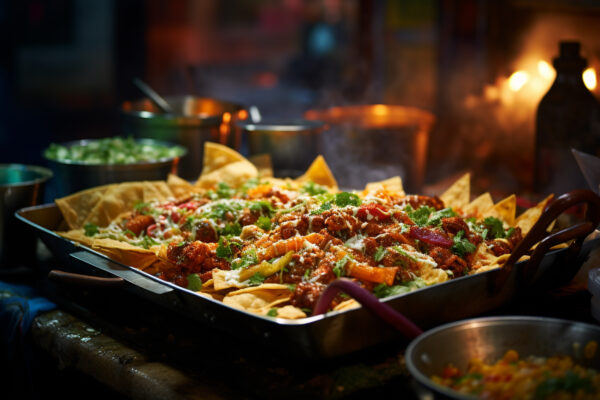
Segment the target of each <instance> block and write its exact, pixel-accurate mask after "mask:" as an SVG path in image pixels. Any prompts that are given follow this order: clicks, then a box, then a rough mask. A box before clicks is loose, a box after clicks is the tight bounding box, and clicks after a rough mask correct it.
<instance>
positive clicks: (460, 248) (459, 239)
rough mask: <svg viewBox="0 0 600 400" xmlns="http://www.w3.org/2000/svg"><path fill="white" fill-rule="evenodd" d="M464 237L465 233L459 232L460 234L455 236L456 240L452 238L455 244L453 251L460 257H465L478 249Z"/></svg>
mask: <svg viewBox="0 0 600 400" xmlns="http://www.w3.org/2000/svg"><path fill="white" fill-rule="evenodd" d="M464 235H465V231H458V233H457V234H456V235H454V238H452V240H453V241H454V244H453V245H452V249H451V250H452V251H453V252H454V253H455V254H457V255H459V256H460V257H464V256H465V254H467V253H472V252H474V251H475V250H476V249H477V247H476V246H475V245H474V244H473V243H471V242H469V240H468V239H466V238H463V236H464Z"/></svg>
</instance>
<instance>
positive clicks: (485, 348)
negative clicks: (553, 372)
mask: <svg viewBox="0 0 600 400" xmlns="http://www.w3.org/2000/svg"><path fill="white" fill-rule="evenodd" d="M592 340H593V341H596V342H600V327H598V326H594V325H591V324H585V323H581V322H573V321H567V320H562V319H555V318H544V317H522V316H506V317H488V318H474V319H468V320H464V321H459V322H454V323H450V324H446V325H442V326H439V327H437V328H434V329H431V330H429V331H426V332H425V333H423V334H421V335H420V336H418V337H417V338H416V339H414V340H413V341H412V342H411V343H410V345H409V346H408V348H407V350H406V366H407V367H408V370H409V372H410V373H411V375H412V376H413V377H414V379H415V383H416V384H415V389H416V391H417V393H418V395H419V397H420V398H423V399H424V398H427V399H434V398H444V399H464V398H473V397H465V396H464V395H461V394H459V393H458V392H455V391H453V390H451V389H449V388H446V387H442V386H440V385H437V384H435V383H434V382H433V381H432V380H431V379H430V377H431V376H432V375H439V374H440V373H441V371H442V370H443V369H444V367H446V366H447V365H448V364H450V363H451V364H452V365H454V366H456V367H457V368H458V369H460V370H462V371H464V370H465V369H466V367H467V365H468V363H469V360H471V359H473V358H478V359H481V360H484V361H486V362H495V361H496V360H498V359H500V358H502V356H503V355H504V353H505V352H506V351H507V350H509V349H514V350H516V351H517V352H518V353H519V355H521V356H522V357H526V356H530V355H531V356H539V357H551V356H556V355H565V356H571V357H572V358H573V360H574V361H575V362H576V363H578V364H581V365H583V366H585V367H588V368H595V369H597V370H600V352H596V354H595V356H594V357H592V358H586V357H585V356H584V347H585V346H586V344H587V343H589V342H590V341H592Z"/></svg>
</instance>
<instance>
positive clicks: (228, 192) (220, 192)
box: [215, 182, 235, 199]
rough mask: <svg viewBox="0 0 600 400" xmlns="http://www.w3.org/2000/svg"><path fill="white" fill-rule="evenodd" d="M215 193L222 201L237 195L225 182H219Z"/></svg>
mask: <svg viewBox="0 0 600 400" xmlns="http://www.w3.org/2000/svg"><path fill="white" fill-rule="evenodd" d="M215 193H216V194H217V196H218V197H219V198H220V199H230V198H231V197H233V195H234V194H235V190H234V189H233V188H232V187H231V186H229V185H228V184H226V183H225V182H219V183H218V184H217V189H216V190H215Z"/></svg>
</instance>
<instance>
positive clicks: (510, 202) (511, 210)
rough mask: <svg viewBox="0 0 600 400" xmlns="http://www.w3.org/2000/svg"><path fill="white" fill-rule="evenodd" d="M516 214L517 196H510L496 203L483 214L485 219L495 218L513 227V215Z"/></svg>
mask: <svg viewBox="0 0 600 400" xmlns="http://www.w3.org/2000/svg"><path fill="white" fill-rule="evenodd" d="M516 213H517V196H515V195H514V194H511V195H510V196H508V197H506V198H505V199H503V200H500V201H499V202H498V203H496V204H494V207H492V208H490V209H489V210H487V211H486V212H485V216H486V217H495V218H498V219H499V220H500V221H502V222H504V223H505V224H507V225H508V226H514V224H515V215H516Z"/></svg>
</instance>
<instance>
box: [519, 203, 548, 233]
mask: <svg viewBox="0 0 600 400" xmlns="http://www.w3.org/2000/svg"><path fill="white" fill-rule="evenodd" d="M553 198H554V195H552V194H551V195H548V196H547V197H546V198H545V199H543V200H542V201H540V202H539V203H537V204H536V205H535V206H533V207H531V208H529V209H527V210H525V211H524V212H523V213H522V214H521V215H519V216H518V217H517V219H515V226H518V227H519V228H521V233H522V234H523V236H525V235H527V233H528V232H529V231H530V230H531V228H532V227H533V225H535V223H536V222H537V221H538V219H540V216H541V215H542V212H544V208H546V205H548V203H549V202H550V201H551V200H552V199H553Z"/></svg>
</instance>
